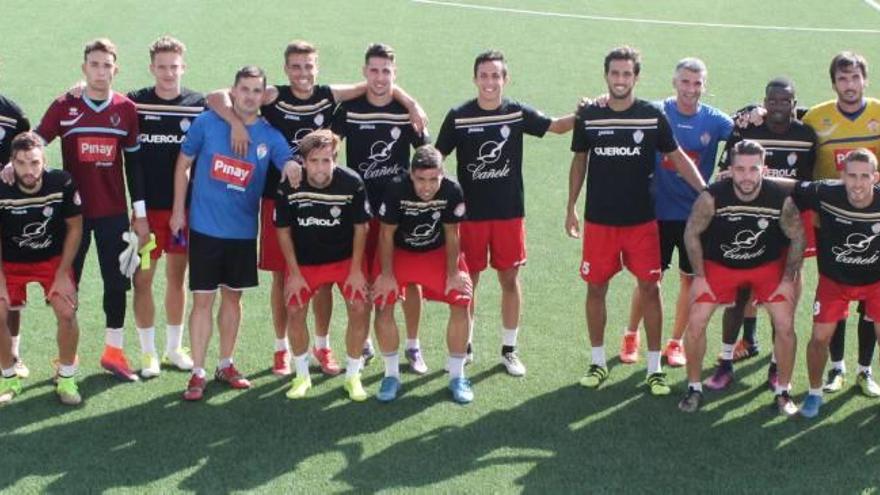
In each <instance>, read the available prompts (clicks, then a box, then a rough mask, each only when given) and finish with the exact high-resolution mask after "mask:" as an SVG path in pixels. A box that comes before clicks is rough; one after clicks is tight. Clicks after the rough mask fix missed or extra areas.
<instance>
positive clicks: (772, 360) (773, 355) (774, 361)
mask: <svg viewBox="0 0 880 495" xmlns="http://www.w3.org/2000/svg"><path fill="white" fill-rule="evenodd" d="M770 362H771V363H773V364H776V351H773V352H771V353H770Z"/></svg>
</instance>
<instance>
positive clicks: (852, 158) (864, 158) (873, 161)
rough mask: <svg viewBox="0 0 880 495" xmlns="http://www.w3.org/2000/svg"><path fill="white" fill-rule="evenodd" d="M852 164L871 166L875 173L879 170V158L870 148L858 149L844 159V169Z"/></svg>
mask: <svg viewBox="0 0 880 495" xmlns="http://www.w3.org/2000/svg"><path fill="white" fill-rule="evenodd" d="M852 162H864V163H867V164H869V165H871V168H872V169H874V170H875V171H876V170H877V157H876V156H874V153H872V152H871V150H869V149H868V148H856V149H854V150H852V151H850V152H849V153H847V154H846V156H845V157H843V166H844V167H846V166H847V165H849V164H850V163H852Z"/></svg>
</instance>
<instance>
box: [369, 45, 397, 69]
mask: <svg viewBox="0 0 880 495" xmlns="http://www.w3.org/2000/svg"><path fill="white" fill-rule="evenodd" d="M373 57H378V58H384V59H388V60H390V61H392V62H394V48H391V47H390V46H388V45H386V44H385V43H373V44H372V45H370V46H368V47H367V52H366V53H365V54H364V63H365V64H366V63H369V62H370V59H371V58H373Z"/></svg>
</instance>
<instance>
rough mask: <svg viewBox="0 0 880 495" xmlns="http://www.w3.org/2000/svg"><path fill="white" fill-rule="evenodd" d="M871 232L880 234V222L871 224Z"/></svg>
mask: <svg viewBox="0 0 880 495" xmlns="http://www.w3.org/2000/svg"><path fill="white" fill-rule="evenodd" d="M871 232H873V233H875V234H880V223H875V224H874V225H871Z"/></svg>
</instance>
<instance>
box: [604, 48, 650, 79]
mask: <svg viewBox="0 0 880 495" xmlns="http://www.w3.org/2000/svg"><path fill="white" fill-rule="evenodd" d="M612 60H631V61H632V63H633V73H635V75H639V72H640V71H641V70H642V55H641V54H640V53H639V51H638V50H637V49H635V48H633V47H631V46H627V45H624V46H619V47H617V48H615V49H613V50H611V51H610V52H608V55H605V74H608V71H609V70H610V69H611V61H612Z"/></svg>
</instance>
